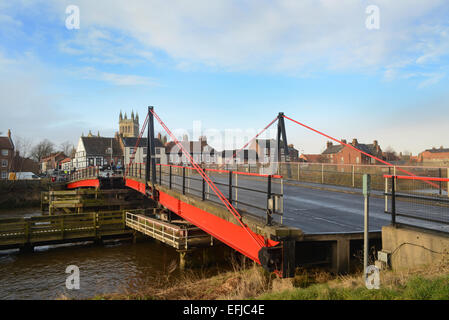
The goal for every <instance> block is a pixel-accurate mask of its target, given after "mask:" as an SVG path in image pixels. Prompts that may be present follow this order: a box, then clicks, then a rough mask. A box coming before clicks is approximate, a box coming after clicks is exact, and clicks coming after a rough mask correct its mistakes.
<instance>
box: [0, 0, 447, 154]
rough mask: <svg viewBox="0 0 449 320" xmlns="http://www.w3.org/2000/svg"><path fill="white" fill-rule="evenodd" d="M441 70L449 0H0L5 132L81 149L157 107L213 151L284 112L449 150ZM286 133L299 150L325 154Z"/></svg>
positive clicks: (315, 142)
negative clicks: (122, 117)
mask: <svg viewBox="0 0 449 320" xmlns="http://www.w3.org/2000/svg"><path fill="white" fill-rule="evenodd" d="M68 6H76V8H78V9H79V28H68V27H67V26H68V25H67V22H69V26H70V23H72V26H73V23H74V22H75V20H73V19H72V18H73V13H74V12H73V11H68V12H67V11H66V10H67V7H68ZM369 6H376V8H377V9H378V16H373V11H370V10H368V11H367V8H368V7H369ZM373 17H374V18H373ZM377 17H378V20H376V19H377ZM372 19H375V20H372ZM370 21H371V22H372V21H377V22H378V24H377V25H375V27H372V26H373V24H371V27H367V22H370ZM448 63H449V3H448V1H447V0H426V1H424V0H395V1H391V0H378V1H375V0H372V1H360V0H358V1H356V0H341V1H333V0H321V1H319V0H303V1H293V0H278V1H268V0H239V1H237V0H214V1H206V0H195V1H182V0H129V1H118V0H108V1H105V0H96V1H88V0H78V1H77V0H70V1H65V0H45V1H44V0H42V1H41V0H34V1H33V0H8V1H7V0H0V132H3V134H5V133H6V132H7V130H8V129H11V131H12V134H13V137H21V138H25V139H29V140H31V141H33V142H34V143H37V142H39V141H40V140H42V139H45V138H47V139H49V140H51V141H53V142H54V143H55V144H59V143H62V142H63V141H66V140H69V141H71V142H73V143H74V144H76V143H77V141H78V139H79V137H80V136H81V134H85V135H86V134H87V133H88V132H89V130H91V131H92V133H94V134H96V133H97V132H100V134H101V135H102V136H112V135H113V134H114V132H116V131H118V115H119V113H120V111H121V110H122V111H123V112H124V113H125V112H126V113H127V114H128V116H129V115H130V113H131V111H132V110H133V111H134V112H138V113H139V115H140V118H141V122H142V121H143V119H144V117H145V113H146V110H147V106H149V105H152V106H154V107H155V110H156V112H157V113H158V115H159V116H160V117H161V118H162V120H163V121H164V122H165V123H166V124H167V126H168V127H169V128H170V129H171V130H173V131H174V132H176V134H177V135H182V133H184V132H188V133H189V134H190V136H191V138H197V136H198V135H204V134H205V135H208V136H209V135H210V136H211V140H210V141H211V144H212V145H213V146H214V147H215V148H217V149H219V150H222V149H223V148H227V149H228V148H239V147H240V146H241V145H243V143H244V142H245V140H248V139H249V138H250V137H252V135H255V134H256V133H257V132H258V131H259V130H260V129H262V128H263V127H265V126H266V125H267V124H268V123H269V122H270V121H271V120H273V119H274V118H275V117H276V115H277V114H278V113H279V112H284V113H285V114H286V115H288V116H289V117H291V118H293V119H296V120H298V121H300V122H303V123H305V124H307V125H309V126H311V127H313V128H316V129H318V130H321V131H324V132H325V133H327V134H329V135H331V136H333V137H335V138H338V139H347V140H349V141H351V140H352V139H353V138H357V139H358V141H359V142H362V143H372V142H373V140H378V141H379V144H380V145H381V147H382V148H383V149H387V148H388V147H391V148H393V149H394V150H396V151H397V152H400V151H409V152H412V153H413V154H417V153H419V152H421V151H423V150H424V149H428V148H431V147H439V146H442V145H443V146H445V147H449V141H448V137H447V128H448V119H449V105H448V103H449V102H448V101H449V92H448V90H447V88H448V85H449V78H448V76H449V65H448ZM286 126H287V135H288V142H289V143H293V144H294V145H295V147H296V148H297V149H298V150H299V151H300V152H302V153H319V152H321V151H323V150H324V148H325V144H326V141H327V139H326V138H324V137H320V136H318V135H316V134H315V133H312V132H310V131H308V130H306V129H304V128H301V127H300V126H298V125H296V124H293V123H291V122H289V121H288V120H286ZM157 130H161V131H162V128H161V127H160V126H157ZM274 133H275V130H271V131H269V132H268V135H267V137H268V136H271V137H273V136H274ZM213 137H215V138H214V139H212V138H213ZM223 137H224V138H223Z"/></svg>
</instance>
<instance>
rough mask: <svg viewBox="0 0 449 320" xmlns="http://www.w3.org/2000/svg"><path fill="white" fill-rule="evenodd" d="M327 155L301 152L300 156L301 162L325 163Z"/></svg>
mask: <svg viewBox="0 0 449 320" xmlns="http://www.w3.org/2000/svg"><path fill="white" fill-rule="evenodd" d="M325 159H326V157H323V155H322V154H301V155H300V156H299V162H309V163H323V162H324V160H325Z"/></svg>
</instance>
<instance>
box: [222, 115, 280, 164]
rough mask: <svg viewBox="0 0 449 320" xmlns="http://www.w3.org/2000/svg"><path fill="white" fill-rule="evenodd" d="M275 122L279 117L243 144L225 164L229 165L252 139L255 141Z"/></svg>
mask: <svg viewBox="0 0 449 320" xmlns="http://www.w3.org/2000/svg"><path fill="white" fill-rule="evenodd" d="M276 120H279V116H277V117H276V118H274V119H273V121H271V122H270V123H269V124H268V125H267V126H266V127H265V128H263V130H262V131H260V132H259V133H258V134H257V135H256V136H255V137H254V138H252V139H251V140H249V141H248V143H247V144H245V145H244V146H243V147H241V148H240V149H239V150H238V151H236V152H235V153H234V155H233V156H232V158H231V159H229V160H228V161H226V164H229V162H230V161H231V160H233V159H234V158H235V157H236V156H237V154H239V153H240V151H242V150H243V149H245V148H246V147H247V146H248V145H249V144H250V143H251V142H252V141H253V140H254V139H257V137H259V136H260V135H261V134H262V133H264V132H265V130H267V129H268V128H269V127H271V125H272V124H273V123H275V122H276Z"/></svg>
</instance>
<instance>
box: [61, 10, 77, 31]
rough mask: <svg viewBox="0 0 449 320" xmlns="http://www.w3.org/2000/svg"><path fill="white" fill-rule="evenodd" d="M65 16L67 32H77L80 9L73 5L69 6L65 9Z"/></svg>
mask: <svg viewBox="0 0 449 320" xmlns="http://www.w3.org/2000/svg"><path fill="white" fill-rule="evenodd" d="M65 13H66V15H67V17H66V19H65V27H66V28H67V29H68V30H74V29H76V30H78V29H79V28H80V8H79V7H78V6H75V5H69V6H67V8H66V9H65Z"/></svg>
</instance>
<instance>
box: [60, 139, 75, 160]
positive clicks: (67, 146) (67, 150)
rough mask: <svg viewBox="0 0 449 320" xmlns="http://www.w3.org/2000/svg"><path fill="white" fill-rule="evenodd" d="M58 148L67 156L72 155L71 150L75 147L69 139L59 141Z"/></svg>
mask: <svg viewBox="0 0 449 320" xmlns="http://www.w3.org/2000/svg"><path fill="white" fill-rule="evenodd" d="M59 149H60V150H61V152H63V153H64V154H65V155H66V156H67V157H70V156H71V155H72V151H73V149H75V147H74V146H73V143H71V142H70V141H64V142H63V143H61V144H60V145H59Z"/></svg>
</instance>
